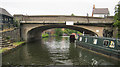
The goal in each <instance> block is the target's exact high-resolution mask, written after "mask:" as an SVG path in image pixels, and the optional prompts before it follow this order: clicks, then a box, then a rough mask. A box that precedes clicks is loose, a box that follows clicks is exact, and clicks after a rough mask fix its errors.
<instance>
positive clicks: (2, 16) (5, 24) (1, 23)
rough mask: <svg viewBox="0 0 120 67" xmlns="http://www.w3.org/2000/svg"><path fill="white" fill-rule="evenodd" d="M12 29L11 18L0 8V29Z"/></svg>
mask: <svg viewBox="0 0 120 67" xmlns="http://www.w3.org/2000/svg"><path fill="white" fill-rule="evenodd" d="M12 27H13V16H12V15H11V14H10V13H9V12H8V11H6V10H5V9H4V8H0V29H1V30H5V29H10V28H12Z"/></svg>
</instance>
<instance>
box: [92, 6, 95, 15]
mask: <svg viewBox="0 0 120 67" xmlns="http://www.w3.org/2000/svg"><path fill="white" fill-rule="evenodd" d="M94 9H95V4H93V11H92V17H93V12H94Z"/></svg>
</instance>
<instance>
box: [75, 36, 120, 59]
mask: <svg viewBox="0 0 120 67" xmlns="http://www.w3.org/2000/svg"><path fill="white" fill-rule="evenodd" d="M76 44H77V45H79V46H81V47H84V48H88V49H90V50H93V51H96V52H99V53H102V54H105V55H108V56H110V57H114V58H119V59H120V40H119V39H114V38H106V37H95V36H78V39H77V40H76Z"/></svg>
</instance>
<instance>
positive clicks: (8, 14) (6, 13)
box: [0, 8, 13, 17]
mask: <svg viewBox="0 0 120 67" xmlns="http://www.w3.org/2000/svg"><path fill="white" fill-rule="evenodd" d="M0 14H3V15H7V16H10V17H13V16H12V15H11V14H10V13H9V12H7V11H6V10H5V9H4V8H0Z"/></svg>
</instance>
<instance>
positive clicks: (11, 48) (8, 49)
mask: <svg viewBox="0 0 120 67" xmlns="http://www.w3.org/2000/svg"><path fill="white" fill-rule="evenodd" d="M25 43H26V42H14V43H12V46H8V47H3V48H1V49H0V53H1V54H2V55H3V56H4V55H6V54H8V53H10V52H12V51H14V50H15V49H17V48H19V47H21V46H22V45H24V44H25Z"/></svg>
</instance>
